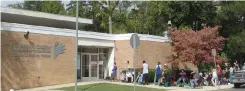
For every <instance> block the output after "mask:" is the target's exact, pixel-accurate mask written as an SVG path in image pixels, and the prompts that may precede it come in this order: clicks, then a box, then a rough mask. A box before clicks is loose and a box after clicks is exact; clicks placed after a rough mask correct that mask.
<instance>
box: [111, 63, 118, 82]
mask: <svg viewBox="0 0 245 91" xmlns="http://www.w3.org/2000/svg"><path fill="white" fill-rule="evenodd" d="M116 77H117V65H116V63H114V66H113V69H112V74H111V81H113V80H114V81H116V80H117V79H116Z"/></svg>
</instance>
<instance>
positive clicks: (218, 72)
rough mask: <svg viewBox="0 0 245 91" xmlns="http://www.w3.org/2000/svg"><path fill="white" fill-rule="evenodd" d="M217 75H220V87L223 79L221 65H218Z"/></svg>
mask: <svg viewBox="0 0 245 91" xmlns="http://www.w3.org/2000/svg"><path fill="white" fill-rule="evenodd" d="M217 67H218V68H217V74H218V85H220V81H221V78H222V69H221V67H220V65H219V64H218V65H217Z"/></svg>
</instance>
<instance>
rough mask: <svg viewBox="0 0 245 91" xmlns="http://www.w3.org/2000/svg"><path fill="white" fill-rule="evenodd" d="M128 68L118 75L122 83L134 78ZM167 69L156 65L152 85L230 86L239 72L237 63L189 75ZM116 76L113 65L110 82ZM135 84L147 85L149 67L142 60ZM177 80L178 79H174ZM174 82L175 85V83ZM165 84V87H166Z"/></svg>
mask: <svg viewBox="0 0 245 91" xmlns="http://www.w3.org/2000/svg"><path fill="white" fill-rule="evenodd" d="M127 64H128V67H127V68H126V69H127V72H126V74H124V73H122V74H121V75H120V80H121V81H123V82H133V80H134V79H133V77H134V76H135V74H134V71H133V70H132V69H131V70H130V66H129V61H127ZM168 70H169V68H168V66H167V64H164V65H163V66H162V65H161V63H160V62H158V63H157V65H156V67H155V77H154V84H155V85H160V86H161V85H164V86H168V85H177V86H178V87H179V86H181V85H182V86H184V87H190V88H195V87H201V86H202V85H212V86H219V85H226V84H232V77H233V72H234V71H237V70H239V65H238V63H237V61H235V62H234V64H233V65H230V67H228V65H227V64H226V66H225V68H224V70H222V68H221V66H220V64H217V67H215V68H214V69H213V70H212V71H211V72H199V71H198V69H197V68H196V69H194V70H192V71H191V72H190V73H189V74H187V72H186V71H185V70H184V69H182V70H181V71H180V72H179V73H178V74H175V72H172V71H168ZM116 74H117V66H116V63H115V64H114V67H113V70H112V74H111V80H112V81H114V80H116V77H117V76H116ZM136 77H137V78H136V82H137V83H138V84H142V85H148V84H149V66H148V64H147V63H146V61H145V60H143V64H142V68H141V70H140V71H139V72H138V73H137V74H136ZM176 78H178V79H176ZM175 81H176V82H177V83H175ZM166 84H167V85H166Z"/></svg>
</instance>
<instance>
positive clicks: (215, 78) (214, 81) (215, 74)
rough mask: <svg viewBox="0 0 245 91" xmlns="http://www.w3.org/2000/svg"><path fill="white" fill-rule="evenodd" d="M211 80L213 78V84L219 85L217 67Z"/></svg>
mask: <svg viewBox="0 0 245 91" xmlns="http://www.w3.org/2000/svg"><path fill="white" fill-rule="evenodd" d="M211 80H212V83H213V85H214V86H215V87H216V86H217V82H218V75H217V71H216V69H213V73H212V79H211Z"/></svg>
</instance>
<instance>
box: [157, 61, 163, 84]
mask: <svg viewBox="0 0 245 91" xmlns="http://www.w3.org/2000/svg"><path fill="white" fill-rule="evenodd" d="M161 77H162V65H161V64H160V62H158V63H157V65H156V78H157V79H156V80H157V82H158V85H160V82H161V81H160V80H161Z"/></svg>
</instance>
